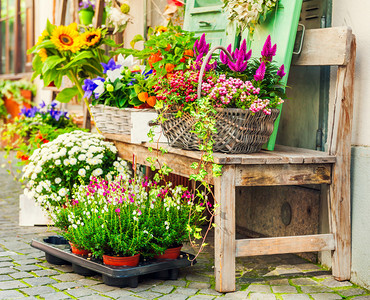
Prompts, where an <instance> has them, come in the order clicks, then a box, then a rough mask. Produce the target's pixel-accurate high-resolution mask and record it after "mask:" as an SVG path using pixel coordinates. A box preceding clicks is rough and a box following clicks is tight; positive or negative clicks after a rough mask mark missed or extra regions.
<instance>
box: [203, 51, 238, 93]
mask: <svg viewBox="0 0 370 300" xmlns="http://www.w3.org/2000/svg"><path fill="white" fill-rule="evenodd" d="M217 49H220V50H222V51H224V52H225V54H226V55H227V57H228V58H229V59H230V60H231V61H232V62H234V59H233V57H232V56H231V54H230V52H229V51H227V50H226V48H225V47H223V46H215V47H213V48H212V49H211V50H210V51H209V52H208V53H207V55H206V57H205V58H204V60H203V63H202V67H201V68H200V73H199V79H198V89H197V94H198V99H200V97H201V93H202V81H203V75H204V71H205V69H206V66H207V64H208V60H209V58H210V57H211V55H212V54H213V52H215V51H216V50H217Z"/></svg>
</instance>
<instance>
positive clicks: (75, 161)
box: [69, 157, 77, 166]
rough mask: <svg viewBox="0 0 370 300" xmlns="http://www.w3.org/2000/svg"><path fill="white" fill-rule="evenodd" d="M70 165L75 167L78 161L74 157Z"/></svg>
mask: <svg viewBox="0 0 370 300" xmlns="http://www.w3.org/2000/svg"><path fill="white" fill-rule="evenodd" d="M69 163H70V164H71V165H72V166H74V165H75V164H76V163H77V159H75V158H74V157H73V158H71V159H70V160H69Z"/></svg>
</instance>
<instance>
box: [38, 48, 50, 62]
mask: <svg viewBox="0 0 370 300" xmlns="http://www.w3.org/2000/svg"><path fill="white" fill-rule="evenodd" d="M37 54H38V55H39V56H40V57H41V61H42V62H45V60H46V59H47V58H48V54H47V52H46V49H45V48H42V49H40V50H39V52H38V53H37Z"/></svg>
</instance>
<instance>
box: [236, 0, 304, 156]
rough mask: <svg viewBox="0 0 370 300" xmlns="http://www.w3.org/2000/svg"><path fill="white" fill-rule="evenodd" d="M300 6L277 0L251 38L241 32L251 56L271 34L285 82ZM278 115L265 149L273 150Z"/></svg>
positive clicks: (292, 0) (299, 2) (289, 0)
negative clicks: (282, 67)
mask: <svg viewBox="0 0 370 300" xmlns="http://www.w3.org/2000/svg"><path fill="white" fill-rule="evenodd" d="M301 7H302V0H279V5H278V7H277V9H275V11H274V12H271V13H270V15H269V16H268V18H267V19H266V21H265V22H264V23H262V24H260V25H257V27H256V30H255V32H254V35H253V38H252V39H248V32H245V33H244V34H243V38H244V37H245V38H247V39H248V44H249V45H250V48H251V49H252V56H253V57H255V56H259V54H260V52H261V50H262V47H263V44H264V42H265V40H266V38H267V36H268V35H269V34H270V35H271V41H272V43H273V44H274V43H276V44H277V53H276V56H275V57H274V60H275V61H276V62H277V63H278V64H279V65H281V64H284V66H285V72H286V73H287V74H286V75H285V77H284V81H285V83H286V81H287V79H288V75H289V69H290V63H291V60H292V55H293V48H294V42H295V37H296V33H297V27H298V21H299V16H300V12H301ZM280 109H281V108H280ZM280 115H281V113H280ZM280 115H279V117H278V119H277V120H276V122H275V126H274V132H273V133H272V135H271V137H270V140H269V142H268V143H267V145H265V147H266V149H267V150H274V147H275V141H276V136H277V130H278V127H279V121H280Z"/></svg>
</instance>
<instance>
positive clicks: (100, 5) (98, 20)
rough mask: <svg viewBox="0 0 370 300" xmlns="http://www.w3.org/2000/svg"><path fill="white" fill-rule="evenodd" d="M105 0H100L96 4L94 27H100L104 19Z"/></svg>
mask: <svg viewBox="0 0 370 300" xmlns="http://www.w3.org/2000/svg"><path fill="white" fill-rule="evenodd" d="M104 2H105V1H104V0H98V1H96V4H95V19H94V27H95V28H97V27H100V26H101V25H102V21H103V11H104Z"/></svg>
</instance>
